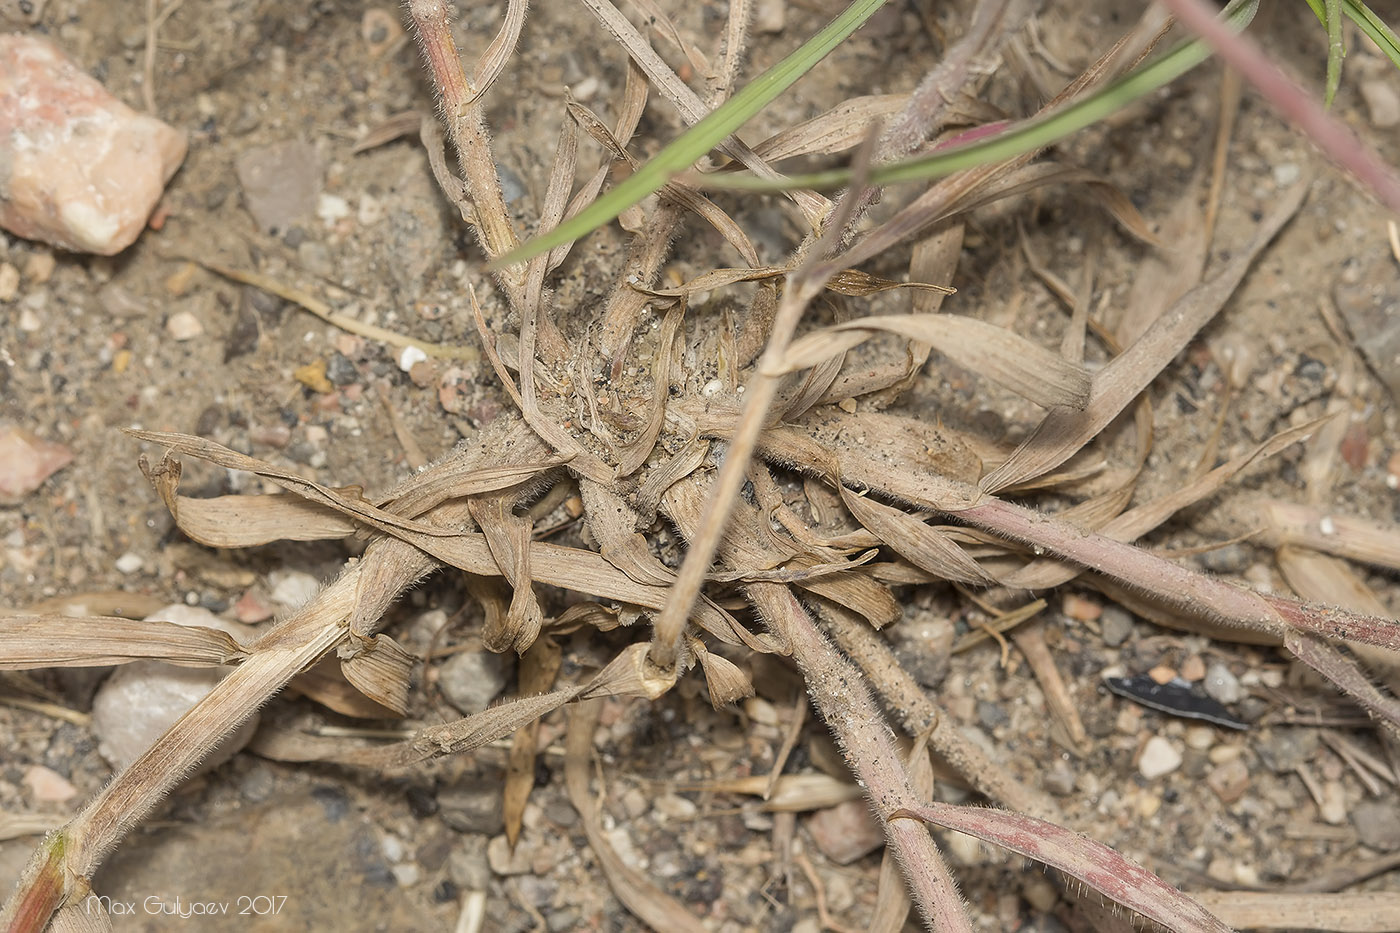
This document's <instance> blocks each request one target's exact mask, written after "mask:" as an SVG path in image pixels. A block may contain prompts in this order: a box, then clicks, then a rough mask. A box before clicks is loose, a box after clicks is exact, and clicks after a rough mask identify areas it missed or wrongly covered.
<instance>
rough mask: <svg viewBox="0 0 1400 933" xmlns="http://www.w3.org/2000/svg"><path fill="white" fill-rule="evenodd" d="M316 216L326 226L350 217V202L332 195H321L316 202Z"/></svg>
mask: <svg viewBox="0 0 1400 933" xmlns="http://www.w3.org/2000/svg"><path fill="white" fill-rule="evenodd" d="M316 216H317V217H319V218H321V220H322V222H324V223H325V224H326V225H327V226H330V225H331V224H334V223H335V222H336V221H337V220H344V219H345V218H346V217H349V216H350V202H348V201H346V200H345V199H344V198H342V197H339V196H338V195H334V194H323V195H321V197H320V199H319V200H317V202H316Z"/></svg>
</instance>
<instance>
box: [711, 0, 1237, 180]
mask: <svg viewBox="0 0 1400 933" xmlns="http://www.w3.org/2000/svg"><path fill="white" fill-rule="evenodd" d="M1258 7H1259V3H1258V0H1246V2H1237V3H1234V4H1231V6H1230V8H1227V10H1226V15H1227V16H1228V17H1229V22H1230V23H1231V25H1232V26H1234V27H1235V28H1236V29H1243V28H1245V27H1246V26H1247V25H1249V22H1250V21H1251V20H1252V19H1253V18H1254V13H1255V11H1256V10H1257V9H1258ZM1209 56H1210V50H1209V49H1208V48H1207V47H1206V45H1205V44H1204V43H1202V42H1200V41H1193V42H1188V43H1186V44H1185V45H1181V46H1178V47H1177V48H1175V49H1173V50H1172V51H1170V52H1168V53H1167V54H1166V55H1163V56H1162V57H1161V58H1159V59H1156V60H1155V61H1153V62H1150V63H1149V64H1147V65H1144V66H1142V67H1140V68H1138V69H1137V70H1135V71H1132V72H1129V73H1128V74H1127V75H1125V76H1123V77H1122V78H1119V79H1118V80H1117V81H1115V82H1114V83H1112V84H1110V85H1109V86H1108V87H1106V88H1104V89H1103V90H1101V91H1099V92H1098V93H1096V94H1094V95H1092V96H1090V97H1087V98H1085V99H1084V100H1082V101H1079V102H1077V103H1074V104H1071V105H1070V106H1068V107H1066V108H1065V109H1063V110H1060V111H1058V112H1056V113H1053V114H1051V115H1050V116H1048V117H1044V118H1041V119H1036V120H1031V121H1028V122H1025V123H1022V124H1018V125H1016V126H1014V127H1013V128H1012V129H1009V130H1007V131H1005V132H1003V133H1000V134H998V135H996V136H994V137H993V138H991V139H988V140H985V141H982V142H976V143H971V144H968V145H964V146H957V147H953V148H950V149H945V150H941V151H938V152H934V153H932V154H930V155H926V156H920V157H919V158H915V159H908V160H905V161H902V162H892V163H890V164H888V165H882V166H878V167H876V168H874V169H872V170H871V172H870V178H869V182H870V183H871V184H875V185H888V184H894V183H896V182H902V181H923V180H927V179H932V178H941V177H943V176H945V175H951V174H952V173H954V172H960V171H962V170H964V169H969V168H975V167H976V166H979V165H984V164H987V163H989V162H998V161H1001V160H1003V159H1010V158H1014V157H1015V156H1018V155H1022V154H1024V153H1027V152H1032V151H1034V150H1036V149H1040V148H1043V147H1045V146H1048V145H1050V144H1051V143H1054V142H1057V141H1058V140H1060V139H1063V138H1064V137H1066V136H1068V135H1070V134H1071V133H1075V132H1077V131H1079V130H1082V129H1084V128H1085V127H1087V126H1090V125H1092V124H1094V123H1097V122H1098V121H1099V120H1102V119H1104V118H1105V117H1107V116H1109V115H1111V114H1113V113H1115V112H1116V111H1118V110H1120V109H1122V108H1123V107H1125V106H1127V105H1128V104H1130V103H1132V102H1133V101H1135V100H1138V99H1139V98H1142V97H1144V96H1146V95H1147V94H1150V93H1152V92H1153V91H1155V90H1157V89H1158V88H1160V87H1163V86H1164V85H1166V84H1169V83H1170V82H1172V81H1174V80H1175V79H1177V78H1178V77H1180V76H1181V75H1183V74H1185V73H1186V72H1188V71H1190V70H1191V69H1192V68H1194V67H1196V66H1197V65H1199V64H1200V63H1201V62H1203V61H1205V59H1206V58H1208V57H1209ZM850 181H851V171H850V169H846V168H841V169H832V170H830V171H826V172H812V173H810V174H805V175H792V176H788V177H787V178H786V179H781V180H778V181H768V180H766V179H760V178H755V177H753V176H752V175H740V174H735V175H713V176H711V175H706V176H705V179H704V184H705V187H707V188H724V189H741V190H745V191H781V190H786V189H789V188H816V189H818V190H822V189H830V188H839V187H841V186H842V185H847V184H849V183H850Z"/></svg>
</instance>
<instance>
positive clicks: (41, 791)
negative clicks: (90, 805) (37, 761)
mask: <svg viewBox="0 0 1400 933" xmlns="http://www.w3.org/2000/svg"><path fill="white" fill-rule="evenodd" d="M24 783H25V784H26V785H27V786H28V787H29V793H30V794H32V795H33V797H34V801H35V802H36V803H63V802H64V801H65V800H72V799H73V798H74V797H76V796H78V789H77V788H76V787H74V786H73V784H72V782H70V781H69V780H68V779H67V778H65V777H64V776H63V775H61V774H59V773H58V772H57V771H54V770H52V769H51V768H45V767H44V766H43V765H30V766H29V767H28V768H27V769H25V772H24Z"/></svg>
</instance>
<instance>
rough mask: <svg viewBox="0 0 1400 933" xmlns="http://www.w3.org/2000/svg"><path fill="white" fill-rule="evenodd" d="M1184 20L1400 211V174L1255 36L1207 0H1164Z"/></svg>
mask: <svg viewBox="0 0 1400 933" xmlns="http://www.w3.org/2000/svg"><path fill="white" fill-rule="evenodd" d="M1162 5H1163V6H1165V7H1166V8H1167V9H1169V10H1171V12H1172V14H1173V15H1175V16H1176V18H1177V19H1178V20H1180V21H1181V23H1182V25H1184V26H1186V28H1188V29H1190V30H1191V31H1192V32H1194V33H1196V34H1197V35H1199V36H1200V37H1201V38H1202V39H1204V40H1205V41H1206V42H1207V43H1208V44H1209V45H1210V46H1211V48H1213V49H1215V52H1216V54H1217V55H1219V56H1220V57H1221V58H1222V59H1224V60H1225V62H1226V63H1227V64H1229V65H1230V66H1231V67H1232V68H1234V69H1235V70H1237V71H1238V72H1239V73H1240V74H1241V75H1242V76H1243V77H1244V79H1245V80H1246V81H1248V82H1249V83H1250V84H1252V85H1254V87H1255V88H1256V89H1257V90H1258V91H1259V93H1260V94H1262V95H1263V96H1264V99H1265V100H1267V101H1268V102H1269V104H1270V105H1271V106H1272V107H1273V108H1274V109H1275V110H1277V111H1278V112H1279V114H1280V115H1281V116H1282V117H1283V118H1284V119H1286V120H1288V121H1290V122H1291V123H1293V125H1294V126H1296V127H1297V128H1298V129H1299V130H1301V131H1302V132H1303V134H1304V135H1306V136H1307V137H1308V138H1309V139H1310V140H1312V142H1313V144H1314V145H1315V146H1317V147H1318V148H1319V149H1321V150H1322V151H1323V152H1324V153H1326V154H1327V155H1328V156H1329V157H1330V158H1331V159H1332V160H1333V161H1335V162H1336V163H1337V164H1338V165H1339V166H1341V167H1342V168H1344V169H1346V170H1347V171H1349V172H1351V173H1352V174H1353V175H1355V176H1356V178H1357V179H1358V180H1359V181H1360V182H1361V183H1362V184H1364V185H1365V186H1366V187H1367V188H1369V189H1370V191H1371V193H1372V194H1374V195H1375V196H1376V197H1377V198H1379V199H1380V201H1381V203H1382V204H1384V205H1385V206H1386V207H1388V208H1390V209H1391V210H1392V211H1395V212H1397V213H1400V178H1397V177H1396V175H1395V173H1394V172H1393V171H1392V170H1391V168H1390V167H1389V166H1388V165H1386V164H1385V163H1384V162H1382V161H1381V160H1380V158H1379V157H1377V156H1376V154H1375V153H1373V152H1372V151H1371V150H1370V149H1368V148H1367V147H1366V146H1365V145H1364V144H1363V143H1362V142H1361V141H1360V140H1359V139H1357V138H1356V136H1355V135H1353V134H1352V132H1351V131H1350V130H1348V129H1347V128H1346V127H1345V126H1343V125H1342V124H1341V122H1340V121H1338V120H1336V119H1335V118H1333V117H1331V116H1329V115H1328V113H1327V111H1326V110H1324V109H1323V108H1322V105H1321V104H1319V103H1318V102H1317V100H1316V99H1315V95H1313V94H1310V93H1308V92H1307V91H1306V90H1304V89H1303V88H1301V87H1299V86H1298V85H1297V84H1295V83H1294V82H1293V81H1292V80H1291V79H1289V77H1288V76H1287V75H1285V74H1284V73H1283V72H1282V71H1281V70H1279V68H1278V66H1276V65H1275V64H1274V63H1273V62H1271V61H1269V59H1268V57H1267V56H1266V55H1265V54H1264V52H1263V50H1262V49H1260V48H1259V46H1258V45H1257V44H1256V43H1255V42H1254V40H1253V39H1251V38H1249V37H1248V36H1244V35H1236V34H1235V33H1232V32H1231V31H1230V30H1229V29H1228V28H1227V27H1226V26H1225V24H1224V23H1222V22H1221V21H1220V20H1219V19H1218V18H1217V17H1216V13H1215V11H1213V10H1212V9H1211V7H1210V6H1209V5H1208V4H1206V3H1205V0H1163V4H1162Z"/></svg>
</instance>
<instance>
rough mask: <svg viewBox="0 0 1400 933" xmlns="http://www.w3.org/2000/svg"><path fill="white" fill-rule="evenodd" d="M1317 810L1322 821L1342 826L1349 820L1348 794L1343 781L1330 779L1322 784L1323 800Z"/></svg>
mask: <svg viewBox="0 0 1400 933" xmlns="http://www.w3.org/2000/svg"><path fill="white" fill-rule="evenodd" d="M1317 810H1318V815H1319V816H1321V817H1322V821H1323V822H1324V823H1328V824H1330V825H1332V826H1341V825H1342V824H1343V823H1345V822H1346V821H1347V794H1346V789H1345V788H1343V787H1342V782H1341V781H1328V782H1326V783H1325V784H1323V785H1322V802H1321V803H1319V804H1318V806H1317Z"/></svg>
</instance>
